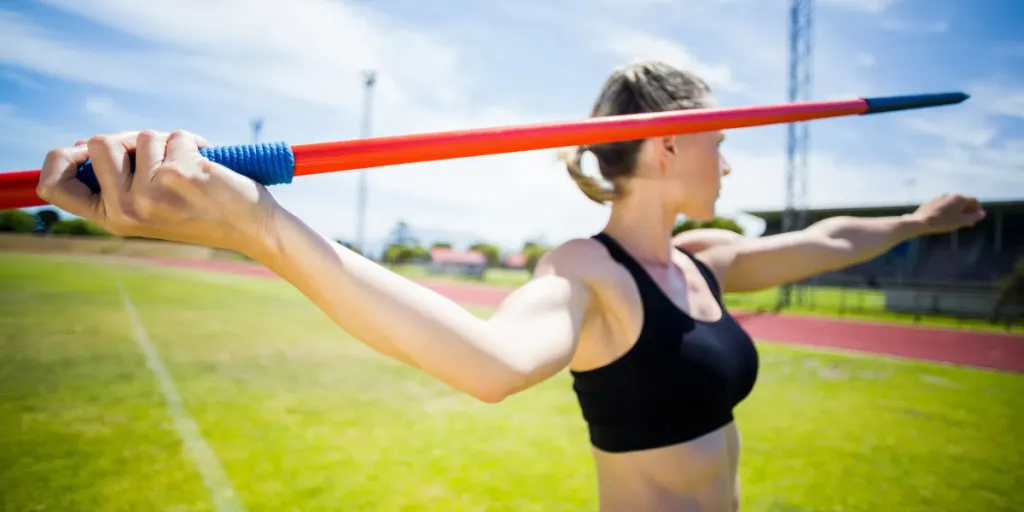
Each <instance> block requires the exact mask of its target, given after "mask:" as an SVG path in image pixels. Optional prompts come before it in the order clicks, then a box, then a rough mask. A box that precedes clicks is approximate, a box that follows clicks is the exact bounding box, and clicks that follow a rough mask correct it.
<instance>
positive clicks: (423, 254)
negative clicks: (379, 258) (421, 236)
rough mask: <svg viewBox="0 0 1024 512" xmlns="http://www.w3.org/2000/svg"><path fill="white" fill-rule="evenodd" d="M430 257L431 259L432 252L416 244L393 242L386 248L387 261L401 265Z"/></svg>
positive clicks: (385, 259)
mask: <svg viewBox="0 0 1024 512" xmlns="http://www.w3.org/2000/svg"><path fill="white" fill-rule="evenodd" d="M428 259H430V253H428V252H427V250H426V249H424V248H422V247H419V246H416V245H401V244H391V245H389V246H388V247H387V249H385V250H384V262H385V263H391V264H396V265H401V264H404V263H412V262H414V261H426V260H428Z"/></svg>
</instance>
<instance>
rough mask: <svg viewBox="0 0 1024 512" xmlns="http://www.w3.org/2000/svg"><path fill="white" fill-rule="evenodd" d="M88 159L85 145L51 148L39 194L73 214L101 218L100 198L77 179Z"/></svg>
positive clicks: (38, 190)
mask: <svg viewBox="0 0 1024 512" xmlns="http://www.w3.org/2000/svg"><path fill="white" fill-rule="evenodd" d="M88 158H89V154H88V151H87V149H86V147H85V146H84V145H79V146H75V147H72V148H57V149H54V150H51V151H50V152H49V153H47V154H46V158H45V159H44V160H43V166H42V169H41V170H40V174H39V184H38V185H37V186H36V195H38V196H39V197H40V198H41V199H42V200H44V201H46V202H47V203H50V204H52V205H54V206H57V207H59V208H61V209H63V210H65V211H67V212H69V213H71V214H73V215H77V216H79V217H85V218H89V219H93V220H101V219H97V216H98V213H99V212H98V209H97V203H98V197H97V196H96V195H95V194H93V192H92V190H90V189H89V187H87V186H86V185H85V183H82V181H80V180H79V179H78V174H77V173H78V167H79V166H81V165H82V164H83V163H85V161H86V160H87V159H88Z"/></svg>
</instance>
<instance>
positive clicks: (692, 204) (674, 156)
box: [664, 131, 732, 220]
mask: <svg viewBox="0 0 1024 512" xmlns="http://www.w3.org/2000/svg"><path fill="white" fill-rule="evenodd" d="M724 139H725V134H724V133H722V132H721V131H714V132H705V133H694V134H687V135H680V136H677V137H673V138H671V139H670V142H669V141H666V153H665V154H666V155H667V158H665V160H664V165H665V169H664V171H665V173H666V174H667V176H668V177H669V178H670V179H669V180H668V183H669V186H668V187H666V189H667V190H666V192H667V193H668V194H669V198H668V199H669V201H670V202H671V203H672V204H674V205H675V207H676V208H677V210H678V211H679V213H681V214H683V215H685V216H687V217H688V218H691V219H694V220H710V219H711V218H713V217H714V215H715V203H717V202H718V196H719V194H720V193H721V190H722V177H723V176H726V175H728V174H729V173H730V172H732V169H731V168H730V167H729V163H728V162H727V161H726V160H725V157H724V156H723V155H722V153H721V144H722V141H723V140H724Z"/></svg>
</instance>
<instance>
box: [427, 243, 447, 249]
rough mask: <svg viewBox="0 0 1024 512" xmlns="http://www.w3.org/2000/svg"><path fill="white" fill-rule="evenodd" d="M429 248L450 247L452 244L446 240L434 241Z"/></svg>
mask: <svg viewBox="0 0 1024 512" xmlns="http://www.w3.org/2000/svg"><path fill="white" fill-rule="evenodd" d="M430 248H431V249H451V248H452V244H450V243H448V242H434V244H433V245H431V246H430Z"/></svg>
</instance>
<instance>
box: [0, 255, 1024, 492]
mask: <svg viewBox="0 0 1024 512" xmlns="http://www.w3.org/2000/svg"><path fill="white" fill-rule="evenodd" d="M119 283H121V285H122V286H123V288H124V290H125V291H126V292H127V296H128V297H130V301H131V304H132V306H133V308H134V310H135V311H137V314H138V319H139V320H140V321H141V324H142V325H143V326H144V328H145V331H146V333H147V334H148V341H151V343H152V345H153V347H154V348H155V349H156V351H157V352H158V353H159V357H160V358H161V359H162V361H163V364H164V366H165V367H166V369H167V373H168V374H169V375H170V376H171V377H172V378H173V381H174V384H175V386H176V388H177V392H178V394H180V397H181V400H182V405H183V407H184V408H185V409H187V413H188V414H190V415H191V418H192V419H194V421H195V424H196V425H197V426H198V429H199V432H200V433H201V435H202V437H203V438H204V439H205V442H206V443H208V445H209V447H210V448H211V450H212V451H213V453H214V454H215V456H216V458H217V459H218V460H219V462H220V464H221V465H222V467H223V470H224V473H225V474H226V476H227V478H228V479H229V480H230V482H229V484H227V485H230V486H231V487H232V488H233V490H234V493H235V496H236V497H237V498H236V499H237V500H238V501H239V502H240V503H242V504H243V505H244V506H245V508H246V509H248V510H252V511H257V510H259V511H286V510H287V511H292V510H303V511H308V510H345V511H353V510H386V511H397V510H438V511H451V512H455V511H465V510H516V511H531V510H536V511H541V510H545V511H547V510H559V511H568V510H595V505H596V495H595V489H594V473H593V469H592V467H591V461H590V458H589V452H588V449H587V444H586V433H585V427H584V424H583V422H582V420H581V418H580V416H579V411H578V408H577V405H576V403H575V401H574V397H573V395H572V391H571V388H570V384H571V383H570V380H569V379H568V376H567V375H566V374H561V375H559V376H557V377H556V378H553V379H551V380H550V381H548V382H545V383H544V384H542V385H540V386H539V387H537V388H534V389H532V390H530V391H527V392H525V393H523V394H521V395H517V396H515V397H513V398H511V399H509V400H507V401H506V402H504V403H502V404H499V405H486V404H480V403H475V402H474V401H473V400H471V399H469V398H467V397H464V396H460V395H459V394H457V393H455V392H453V391H452V390H450V389H448V388H446V387H445V386H443V385H440V384H438V383H436V382H434V381H432V380H431V379H429V378H427V377H425V376H423V375H420V374H419V373H417V372H415V371H413V370H410V369H407V368H405V367H402V366H400V365H398V364H397V363H392V362H391V361H389V360H387V359H385V358H383V357H382V356H379V355H377V354H376V353H374V352H371V351H370V350H369V349H367V348H365V347H364V346H363V345H361V344H359V343H358V342H356V341H354V340H352V339H350V338H349V337H347V336H346V335H345V334H344V333H343V332H342V331H340V330H339V329H337V328H336V327H335V326H334V325H333V324H332V323H331V322H330V321H329V319H328V318H327V317H326V316H325V315H323V314H322V313H320V312H319V311H318V310H316V309H315V308H314V307H312V306H311V304H310V303H309V302H308V301H306V300H305V299H304V298H303V297H302V296H301V295H299V294H298V293H297V292H296V291H294V290H293V289H291V288H290V287H288V286H287V285H286V284H285V283H283V282H281V281H278V280H268V279H252V278H246V277H241V276H232V275H221V274H214V273H210V272H202V271H192V270H182V269H171V268H163V267H149V266H143V265H129V264H123V265H115V264H109V263H101V262H98V261H82V260H74V259H70V258H59V257H31V256H12V255H4V254H0V307H2V308H3V314H2V316H0V326H2V329H0V481H2V482H3V485H2V486H0V493H2V498H0V503H2V504H3V507H2V509H3V510H11V511H29V510H45V511H47V512H49V511H71V510H75V511H79V510H90V511H114V510H118V511H120V510H172V511H201V510H215V508H214V505H213V504H212V502H211V499H210V493H209V492H208V491H207V488H206V487H205V486H204V481H203V478H202V474H201V473H200V471H199V470H198V469H197V465H196V464H195V463H194V462H193V460H192V459H191V458H190V455H189V453H190V452H188V451H187V450H186V449H185V448H184V447H183V444H182V441H181V438H180V437H179V435H178V432H177V430H176V423H175V417H174V416H173V415H172V414H171V413H170V412H169V410H168V408H167V406H166V404H165V399H164V395H163V394H162V392H161V388H160V386H159V383H158V380H157V378H156V377H155V376H154V373H153V372H152V371H151V370H150V369H149V367H148V366H147V357H146V355H145V354H144V353H143V351H142V350H141V349H140V346H139V343H138V340H137V339H136V332H135V330H134V329H133V323H132V317H131V314H130V313H129V310H128V309H126V307H125V303H124V302H123V300H122V296H121V294H120V291H119ZM477 313H478V314H480V315H482V316H486V315H487V311H484V310H477ZM760 351H761V354H762V358H763V366H762V371H761V372H762V373H761V377H760V380H759V383H758V387H757V388H756V390H755V392H754V393H753V395H752V397H751V398H750V399H749V400H748V401H747V402H746V403H744V404H743V405H742V406H741V407H740V409H739V410H738V421H739V424H740V428H741V431H742V433H743V443H744V444H743V454H742V458H741V471H742V481H743V483H742V490H743V500H744V507H743V509H744V510H749V511H773V512H782V511H786V512H794V511H840V510H842V511H846V512H850V511H872V512H874V511H883V510H884V511H890V510H900V511H909V510H928V511H935V510H956V511H975V510H978V511H981V510H984V511H1011V510H1024V495H1022V494H1021V493H1020V488H1021V486H1022V485H1024V477H1022V474H1021V470H1020V468H1021V462H1022V461H1024V444H1022V443H1019V442H1018V438H1019V435H1018V432H1019V429H1020V423H1021V421H1022V420H1024V409H1022V408H1021V406H1020V403H1019V400H1020V397H1021V396H1024V376H1022V375H1013V374H1001V373H995V372H986V371H980V370H969V369H962V368H953V367H948V366H941V365H929V364H921V363H914V362H907V361H896V360H886V359H878V358H869V357H864V356H850V355H840V354H831V353H826V352H817V351H810V350H803V349H795V348H792V347H787V346H784V345H778V344H773V343H763V344H761V345H760ZM178 419H179V421H180V418H178ZM222 485H223V484H222Z"/></svg>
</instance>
